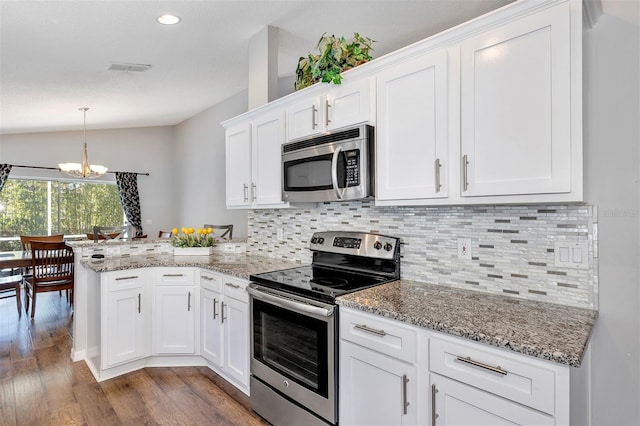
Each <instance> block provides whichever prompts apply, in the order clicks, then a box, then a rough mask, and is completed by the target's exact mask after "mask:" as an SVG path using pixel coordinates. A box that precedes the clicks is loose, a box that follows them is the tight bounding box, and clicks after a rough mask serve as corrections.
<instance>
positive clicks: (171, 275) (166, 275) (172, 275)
mask: <svg viewBox="0 0 640 426" xmlns="http://www.w3.org/2000/svg"><path fill="white" fill-rule="evenodd" d="M162 276H163V277H182V276H184V274H162Z"/></svg>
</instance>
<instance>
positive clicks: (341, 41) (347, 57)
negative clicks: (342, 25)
mask: <svg viewBox="0 0 640 426" xmlns="http://www.w3.org/2000/svg"><path fill="white" fill-rule="evenodd" d="M325 34H326V33H325ZM325 34H323V35H322V37H320V41H318V45H317V46H316V47H317V49H318V51H319V54H318V55H314V54H312V53H309V56H308V57H306V58H304V57H300V60H299V61H298V67H297V68H296V75H297V80H296V82H295V84H294V88H295V90H300V89H304V88H305V87H308V86H311V85H312V84H315V83H317V82H319V81H322V82H323V83H333V84H340V83H341V82H342V76H341V75H340V73H341V72H343V71H346V70H348V69H349V68H353V67H357V66H358V65H360V64H363V63H365V62H368V61H370V60H371V59H372V56H371V55H369V51H370V50H373V48H372V47H371V44H372V43H374V40H372V39H370V38H369V37H362V36H360V34H358V33H353V38H352V39H351V40H349V41H347V40H345V38H344V37H340V38H336V36H334V35H331V36H326V35H325Z"/></svg>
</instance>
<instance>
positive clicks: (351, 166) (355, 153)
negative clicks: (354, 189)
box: [344, 149, 360, 187]
mask: <svg viewBox="0 0 640 426" xmlns="http://www.w3.org/2000/svg"><path fill="white" fill-rule="evenodd" d="M344 154H345V160H346V167H345V169H346V185H347V187H350V186H358V185H360V166H359V165H360V150H359V149H352V150H351V151H345V153H344Z"/></svg>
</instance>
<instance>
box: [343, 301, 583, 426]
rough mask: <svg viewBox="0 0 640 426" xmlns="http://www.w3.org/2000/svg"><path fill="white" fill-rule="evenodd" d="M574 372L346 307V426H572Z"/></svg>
mask: <svg viewBox="0 0 640 426" xmlns="http://www.w3.org/2000/svg"><path fill="white" fill-rule="evenodd" d="M569 370H570V367H568V366H565V365H561V364H557V363H554V362H549V361H545V360H542V359H538V358H532V357H528V356H525V355H521V354H518V353H515V352H512V351H507V350H503V349H498V348H495V347H491V346H488V345H484V344H479V343H475V342H472V341H470V340H466V339H462V338H459V337H453V336H449V335H445V334H442V333H438V332H434V331H431V330H427V329H424V328H421V327H416V326H412V325H409V324H406V323H403V322H400V321H395V320H389V319H386V318H382V317H380V316H377V315H373V314H369V313H364V312H361V311H356V310H353V309H349V308H344V307H341V308H340V408H339V413H340V424H342V425H373V424H384V425H407V424H420V425H423V424H430V425H432V426H444V425H512V424H517V425H568V424H569V409H570V407H569V400H570V398H569ZM405 379H406V380H405ZM405 404H408V405H405ZM405 408H406V412H405Z"/></svg>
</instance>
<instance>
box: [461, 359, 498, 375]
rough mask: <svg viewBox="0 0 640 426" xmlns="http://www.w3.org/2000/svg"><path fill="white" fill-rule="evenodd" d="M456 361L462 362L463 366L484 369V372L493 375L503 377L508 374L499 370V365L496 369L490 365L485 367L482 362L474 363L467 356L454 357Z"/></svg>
mask: <svg viewBox="0 0 640 426" xmlns="http://www.w3.org/2000/svg"><path fill="white" fill-rule="evenodd" d="M456 361H460V362H464V363H465V364H469V365H473V366H474V367H479V368H484V369H485V370H489V371H491V372H493V373H498V374H502V375H503V376H506V375H507V374H509V372H508V371H506V370H503V369H502V368H500V366H499V365H498V366H496V367H494V366H492V365H487V364H484V363H482V362H479V361H475V360H473V359H471V357H470V356H468V357H466V358H464V357H461V356H459V357H456Z"/></svg>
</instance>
